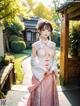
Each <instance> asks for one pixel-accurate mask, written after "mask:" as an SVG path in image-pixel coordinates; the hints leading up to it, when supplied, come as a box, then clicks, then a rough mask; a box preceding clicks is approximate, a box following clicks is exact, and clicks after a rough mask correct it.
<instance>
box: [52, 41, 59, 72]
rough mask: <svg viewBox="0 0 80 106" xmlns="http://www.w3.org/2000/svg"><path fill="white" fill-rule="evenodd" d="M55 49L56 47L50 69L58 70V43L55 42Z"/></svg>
mask: <svg viewBox="0 0 80 106" xmlns="http://www.w3.org/2000/svg"><path fill="white" fill-rule="evenodd" d="M53 49H54V57H53V58H52V65H51V69H50V71H54V72H56V71H58V67H57V60H56V43H53Z"/></svg>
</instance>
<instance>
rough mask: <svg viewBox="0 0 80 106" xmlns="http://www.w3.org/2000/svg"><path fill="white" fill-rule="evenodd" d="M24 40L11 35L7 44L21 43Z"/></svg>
mask: <svg viewBox="0 0 80 106" xmlns="http://www.w3.org/2000/svg"><path fill="white" fill-rule="evenodd" d="M23 40H24V39H23V38H22V37H18V36H16V35H12V36H11V37H10V39H9V42H12V41H23Z"/></svg>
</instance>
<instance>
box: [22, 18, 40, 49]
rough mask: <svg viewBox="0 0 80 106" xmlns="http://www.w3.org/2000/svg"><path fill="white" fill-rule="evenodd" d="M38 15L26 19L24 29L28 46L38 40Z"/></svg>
mask: <svg viewBox="0 0 80 106" xmlns="http://www.w3.org/2000/svg"><path fill="white" fill-rule="evenodd" d="M38 19H39V18H38V17H32V18H30V19H24V20H23V21H24V25H25V30H24V31H23V33H24V39H25V42H26V43H27V46H29V47H30V46H31V45H32V43H33V42H35V41H37V40H38V36H39V35H38V32H37V22H38Z"/></svg>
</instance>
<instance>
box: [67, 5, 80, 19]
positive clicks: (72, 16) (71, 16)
mask: <svg viewBox="0 0 80 106" xmlns="http://www.w3.org/2000/svg"><path fill="white" fill-rule="evenodd" d="M79 16H80V7H79V8H78V9H77V10H74V11H73V12H71V13H69V14H68V17H69V19H76V17H77V18H78V17H79ZM79 19H80V18H79Z"/></svg>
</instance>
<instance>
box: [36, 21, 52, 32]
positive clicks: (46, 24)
mask: <svg viewBox="0 0 80 106" xmlns="http://www.w3.org/2000/svg"><path fill="white" fill-rule="evenodd" d="M44 26H47V28H50V30H51V32H52V30H53V28H52V25H51V24H50V23H49V22H42V23H40V24H39V25H38V30H40V31H41V30H42V29H43V28H44Z"/></svg>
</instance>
